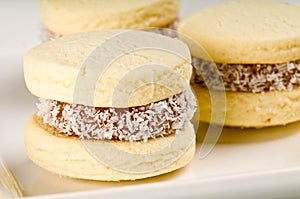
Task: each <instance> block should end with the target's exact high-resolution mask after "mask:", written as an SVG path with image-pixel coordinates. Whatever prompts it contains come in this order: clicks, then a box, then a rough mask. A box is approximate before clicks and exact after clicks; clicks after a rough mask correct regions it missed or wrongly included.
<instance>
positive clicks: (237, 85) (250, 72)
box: [193, 57, 300, 93]
mask: <svg viewBox="0 0 300 199" xmlns="http://www.w3.org/2000/svg"><path fill="white" fill-rule="evenodd" d="M193 65H194V68H195V74H196V76H195V82H196V83H198V84H200V85H201V86H203V87H206V86H207V84H208V85H209V86H210V88H213V89H215V90H218V89H219V86H220V81H219V80H218V79H217V78H216V76H215V75H216V73H218V74H219V75H220V76H221V78H222V80H223V83H222V85H224V87H225V90H226V91H240V92H253V93H261V92H266V91H275V90H276V91H284V90H292V89H293V87H294V86H299V85H300V60H297V61H293V62H287V63H282V64H221V63H213V62H210V61H206V60H203V59H198V58H195V57H193ZM216 69H217V70H216ZM204 79H205V81H204Z"/></svg>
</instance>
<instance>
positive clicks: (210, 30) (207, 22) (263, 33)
mask: <svg viewBox="0 0 300 199" xmlns="http://www.w3.org/2000/svg"><path fill="white" fill-rule="evenodd" d="M299 10H300V6H297V5H291V4H288V3H277V2H270V1H260V0H238V1H230V2H226V3H223V4H218V5H215V6H213V7H209V8H206V9H203V10H201V11H200V12H198V13H196V14H194V15H192V16H190V17H188V18H186V19H184V20H183V21H181V23H180V24H179V32H181V33H183V34H185V35H187V36H188V37H190V38H191V39H192V40H194V41H196V42H198V43H199V44H200V45H201V46H202V47H203V48H204V49H205V50H206V51H207V52H208V53H209V55H210V56H211V58H212V60H214V61H215V62H218V63H237V64H244V63H248V64H251V63H253V64H258V63H269V64H271V63H284V62H288V61H295V60H298V59H300V20H299V19H300V11H299ZM189 45H190V44H189ZM192 54H195V53H193V51H192Z"/></svg>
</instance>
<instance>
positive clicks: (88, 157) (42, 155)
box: [25, 117, 196, 181]
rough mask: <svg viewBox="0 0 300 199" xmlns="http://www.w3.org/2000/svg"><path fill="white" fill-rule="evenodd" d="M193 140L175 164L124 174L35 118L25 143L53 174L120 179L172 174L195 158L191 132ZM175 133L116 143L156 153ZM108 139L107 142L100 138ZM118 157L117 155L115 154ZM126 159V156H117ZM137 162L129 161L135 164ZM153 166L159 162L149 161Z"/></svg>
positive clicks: (138, 151) (190, 128) (137, 151)
mask: <svg viewBox="0 0 300 199" xmlns="http://www.w3.org/2000/svg"><path fill="white" fill-rule="evenodd" d="M191 131H192V132H193V131H194V130H193V126H192V124H191V123H189V124H187V127H186V129H185V131H184V132H182V133H188V132H191ZM190 136H192V137H190V139H191V140H193V141H192V142H191V143H190V146H188V148H187V149H185V148H182V149H181V150H182V153H183V155H182V156H181V157H179V158H178V160H176V161H174V162H173V163H172V164H171V165H168V166H167V167H164V168H162V169H159V170H156V171H153V172H148V173H124V172H120V171H117V170H114V168H111V167H109V166H107V165H104V164H102V163H100V162H99V161H97V159H95V158H94V157H93V156H92V154H91V153H89V152H88V151H87V150H86V148H85V147H84V145H83V143H82V142H81V140H80V139H78V138H68V137H57V136H55V135H52V134H51V133H49V132H48V131H46V130H45V129H43V128H41V126H40V125H39V124H38V123H37V122H36V120H35V118H34V117H32V118H30V120H29V121H28V123H27V125H26V128H25V144H26V151H27V155H28V157H29V158H30V159H31V160H32V161H33V162H34V163H36V164H37V165H39V166H40V167H42V168H45V169H47V170H49V171H51V172H53V173H56V174H59V175H62V176H67V177H72V178H79V179H88V180H100V181H120V180H136V179H143V178H147V177H152V176H157V175H161V174H164V173H168V172H171V171H174V170H177V169H179V168H182V167H184V166H186V165H187V164H188V163H189V162H190V161H191V160H192V159H193V157H194V153H195V148H196V147H195V137H194V136H195V134H194V133H192V134H190ZM173 139H174V135H172V136H169V137H165V138H157V139H155V140H150V141H148V142H147V143H140V142H132V143H131V142H113V144H115V145H117V146H118V147H123V148H125V149H127V150H130V152H132V153H135V154H143V153H149V151H150V152H155V151H157V150H159V149H160V148H163V147H165V146H166V145H167V144H170V143H171V142H172V140H173ZM97 142H107V141H97ZM112 156H113V157H114V154H112ZM166 156H168V154H164V155H162V156H161V157H160V159H158V160H157V161H158V162H159V161H163V158H165V157H166ZM117 158H122V157H117ZM132 163H134V162H128V164H132ZM147 164H148V165H149V167H151V166H152V165H153V166H155V164H157V162H147Z"/></svg>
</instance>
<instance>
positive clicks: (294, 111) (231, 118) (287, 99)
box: [192, 84, 300, 128]
mask: <svg viewBox="0 0 300 199" xmlns="http://www.w3.org/2000/svg"><path fill="white" fill-rule="evenodd" d="M192 87H193V89H194V90H195V93H196V95H197V98H198V105H199V107H200V108H199V110H200V117H201V121H204V122H211V97H210V94H209V92H208V89H206V88H202V87H200V86H199V85H197V84H192ZM214 100H216V101H219V103H223V102H224V101H220V100H223V99H222V95H221V94H219V97H218V94H215V98H214ZM225 100H226V103H225V104H226V106H225V107H222V108H221V107H219V109H218V111H219V113H220V114H219V116H218V115H217V117H220V116H222V115H223V114H224V111H226V112H225V113H226V117H225V123H224V125H226V126H238V127H256V128H260V127H266V126H275V125H285V124H288V123H291V122H295V121H298V120H300V88H299V87H297V88H295V89H293V90H292V91H272V92H266V93H247V92H227V93H226V98H225ZM219 121H221V119H220V118H219ZM221 125H223V124H221Z"/></svg>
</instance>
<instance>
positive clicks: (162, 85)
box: [24, 30, 192, 107]
mask: <svg viewBox="0 0 300 199" xmlns="http://www.w3.org/2000/svg"><path fill="white" fill-rule="evenodd" d="M191 74H192V66H191V58H190V52H189V49H188V47H187V46H186V45H185V44H184V43H183V42H182V41H180V40H178V39H173V38H170V37H167V36H163V35H160V34H156V33H151V32H145V31H137V30H106V31H95V32H88V33H79V34H73V35H68V36H64V37H62V38H59V39H56V40H53V41H48V42H45V43H42V44H40V45H38V46H37V47H35V48H33V49H31V50H30V51H29V52H28V53H27V54H26V55H25V57H24V75H25V82H26V85H27V87H28V89H29V90H30V91H31V93H32V94H34V95H36V96H37V97H40V98H44V99H51V100H58V101H61V102H66V103H77V104H83V105H88V106H96V107H132V106H140V105H146V104H149V103H152V102H156V101H160V100H162V99H166V98H169V97H171V96H173V95H176V94H178V93H180V92H182V91H184V90H185V89H186V87H187V86H188V82H189V80H190V78H191ZM120 100H123V102H120ZM124 103H125V104H124Z"/></svg>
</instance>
